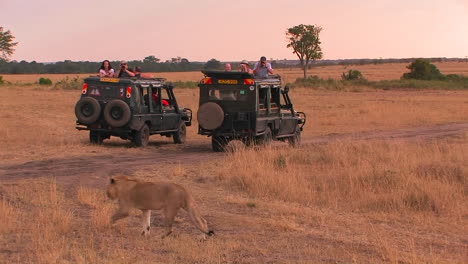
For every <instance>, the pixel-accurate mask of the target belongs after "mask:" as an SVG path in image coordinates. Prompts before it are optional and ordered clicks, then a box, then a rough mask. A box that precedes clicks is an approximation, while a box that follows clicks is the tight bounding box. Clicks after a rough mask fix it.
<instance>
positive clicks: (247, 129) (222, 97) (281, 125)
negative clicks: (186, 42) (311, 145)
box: [197, 71, 306, 152]
mask: <svg viewBox="0 0 468 264" xmlns="http://www.w3.org/2000/svg"><path fill="white" fill-rule="evenodd" d="M202 73H203V74H204V75H205V77H204V78H203V79H202V80H201V81H200V83H199V85H198V86H199V88H200V99H199V109H198V112H197V119H198V123H199V127H198V133H199V134H201V135H207V136H210V137H211V139H212V140H211V145H212V149H213V150H214V151H216V152H219V151H224V149H225V146H226V145H227V144H228V143H229V141H231V140H242V141H243V142H244V143H245V144H246V145H252V144H257V145H265V144H269V143H270V142H271V141H272V140H280V141H288V142H289V143H290V144H291V145H293V146H297V145H299V144H300V140H301V131H302V130H303V127H304V124H305V122H306V115H305V113H303V112H296V111H295V110H294V107H293V104H292V102H291V98H290V97H289V87H287V86H286V87H284V88H282V84H281V78H280V76H278V75H270V76H269V77H268V78H266V79H256V78H255V77H254V76H253V75H251V74H249V73H245V72H237V71H232V72H227V71H202Z"/></svg>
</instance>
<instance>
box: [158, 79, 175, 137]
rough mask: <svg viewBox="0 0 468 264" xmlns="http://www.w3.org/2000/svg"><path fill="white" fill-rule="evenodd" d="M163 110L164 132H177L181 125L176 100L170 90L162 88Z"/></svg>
mask: <svg viewBox="0 0 468 264" xmlns="http://www.w3.org/2000/svg"><path fill="white" fill-rule="evenodd" d="M160 91H161V97H160V98H161V101H160V103H161V107H162V108H161V110H162V116H163V117H162V118H163V124H162V129H163V130H176V129H177V128H178V126H179V123H180V114H179V112H178V109H177V106H176V100H175V98H174V96H173V94H172V93H171V92H170V91H168V88H161V89H160Z"/></svg>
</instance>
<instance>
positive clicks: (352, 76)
mask: <svg viewBox="0 0 468 264" xmlns="http://www.w3.org/2000/svg"><path fill="white" fill-rule="evenodd" d="M341 80H343V81H353V80H364V76H363V75H362V73H361V72H360V71H358V70H349V71H348V72H347V73H346V72H343V74H342V75H341Z"/></svg>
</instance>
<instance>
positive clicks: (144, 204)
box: [107, 175, 214, 237]
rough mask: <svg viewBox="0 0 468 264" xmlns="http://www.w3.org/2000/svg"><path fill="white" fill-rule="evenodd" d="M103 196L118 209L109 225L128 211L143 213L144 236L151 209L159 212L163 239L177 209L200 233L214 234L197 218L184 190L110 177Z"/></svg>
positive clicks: (147, 231)
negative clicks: (135, 209) (162, 223)
mask: <svg viewBox="0 0 468 264" xmlns="http://www.w3.org/2000/svg"><path fill="white" fill-rule="evenodd" d="M107 196H108V197H109V198H110V199H112V200H118V202H119V208H118V210H117V211H116V212H115V214H114V215H113V216H112V218H111V222H112V223H115V221H117V220H119V219H122V218H124V217H127V216H128V213H129V210H130V208H137V209H140V210H141V211H142V212H143V215H142V220H143V232H142V233H141V234H142V235H148V234H149V230H150V216H151V210H160V209H162V210H163V213H164V226H165V228H166V233H165V235H164V236H163V237H166V236H168V235H170V234H171V233H172V223H173V222H174V218H175V216H176V215H177V212H178V211H179V209H180V208H183V209H184V210H185V211H187V212H188V215H189V216H190V220H192V223H193V224H194V225H195V226H196V227H197V228H198V229H199V230H200V231H202V232H203V233H204V234H207V235H209V236H211V235H213V234H214V232H213V231H212V230H209V229H208V224H207V222H206V220H205V219H204V218H203V217H201V216H200V213H199V212H198V210H197V209H196V207H195V203H194V201H193V199H192V197H191V196H190V194H189V193H188V192H187V191H186V190H185V189H184V187H182V186H180V185H178V184H174V183H162V182H160V183H154V182H142V181H139V180H137V179H134V178H129V177H127V176H121V175H120V176H114V177H112V178H111V179H110V183H109V185H108V186H107Z"/></svg>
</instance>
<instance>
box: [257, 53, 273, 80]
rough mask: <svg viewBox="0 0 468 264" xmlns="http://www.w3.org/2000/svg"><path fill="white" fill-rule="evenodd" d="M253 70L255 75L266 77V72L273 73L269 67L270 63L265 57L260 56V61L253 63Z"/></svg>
mask: <svg viewBox="0 0 468 264" xmlns="http://www.w3.org/2000/svg"><path fill="white" fill-rule="evenodd" d="M253 72H254V75H255V77H259V78H267V77H268V74H273V69H272V68H271V64H270V63H268V62H267V61H266V57H265V56H262V57H261V58H260V61H258V62H257V63H255V66H254V69H253Z"/></svg>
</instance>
